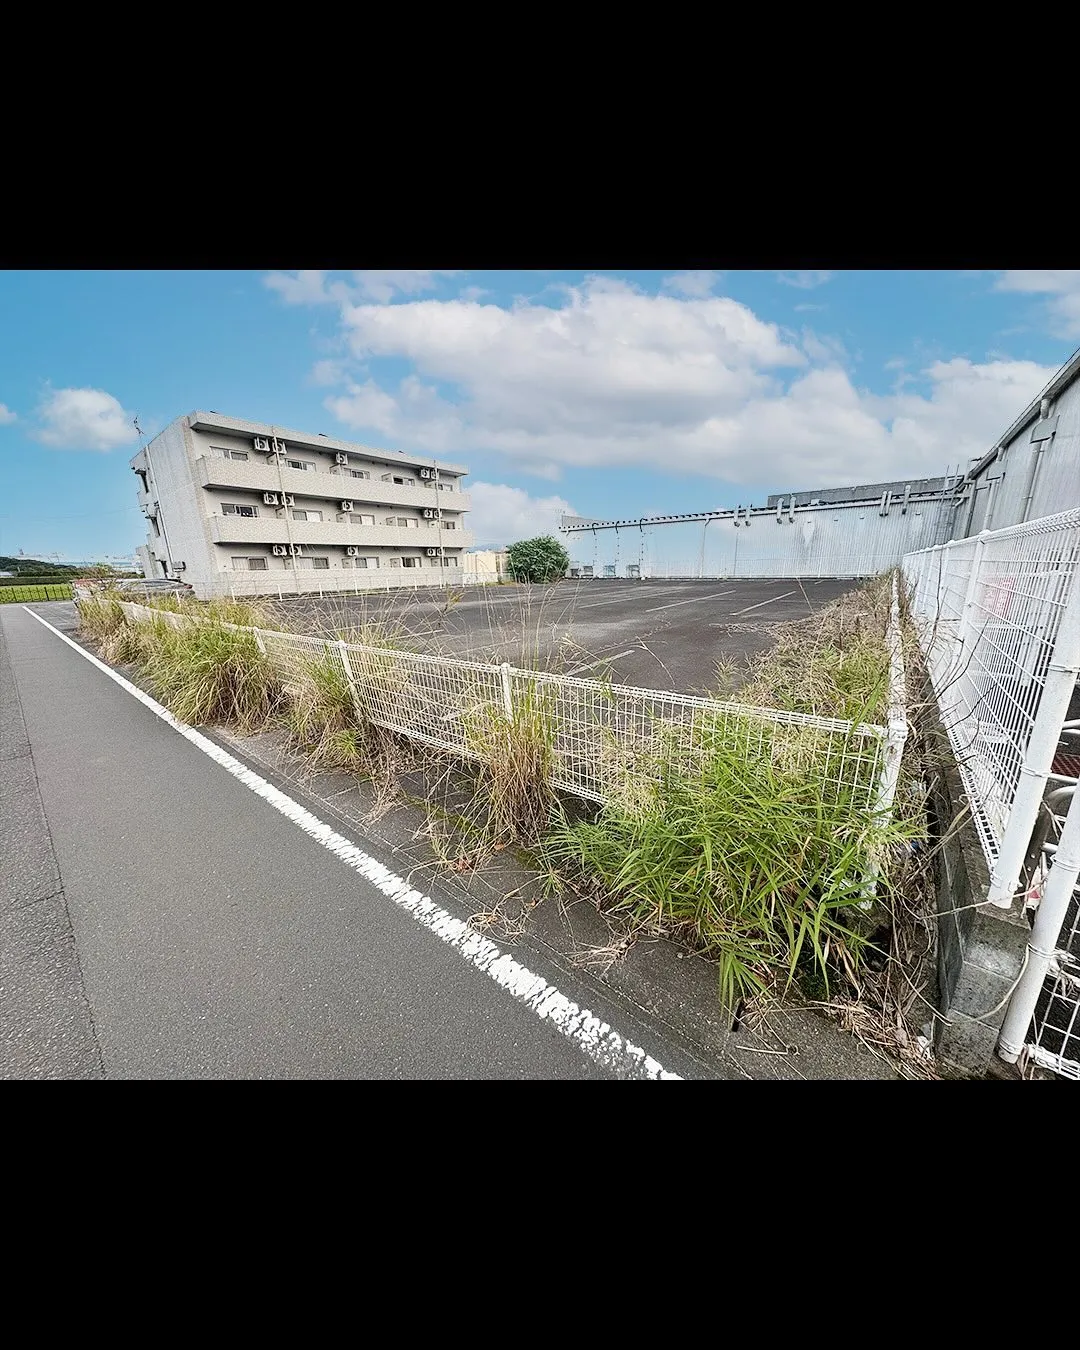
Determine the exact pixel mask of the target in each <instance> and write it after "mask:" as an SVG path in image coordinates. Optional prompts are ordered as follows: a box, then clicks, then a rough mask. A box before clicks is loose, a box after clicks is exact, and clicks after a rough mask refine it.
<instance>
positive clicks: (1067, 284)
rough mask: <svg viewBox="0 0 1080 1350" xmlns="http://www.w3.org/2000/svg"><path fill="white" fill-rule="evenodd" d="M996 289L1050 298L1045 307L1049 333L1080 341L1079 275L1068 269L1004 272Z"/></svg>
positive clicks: (995, 283)
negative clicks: (1078, 338) (1079, 338)
mask: <svg viewBox="0 0 1080 1350" xmlns="http://www.w3.org/2000/svg"><path fill="white" fill-rule="evenodd" d="M994 289H995V290H996V291H1018V292H1020V293H1022V294H1028V295H1048V296H1050V297H1051V299H1050V300H1049V301H1048V303H1047V306H1046V314H1047V319H1048V322H1049V326H1050V332H1051V333H1052V334H1053V335H1054V336H1055V337H1063V338H1075V337H1080V272H1078V271H1068V270H1067V269H1062V270H1059V271H1054V270H1051V269H1048V270H1043V271H1039V270H1033V271H1023V270H1018V271H1010V272H1002V273H1001V275H1000V276H999V277H998V278H997V280H996V281H995V282H994Z"/></svg>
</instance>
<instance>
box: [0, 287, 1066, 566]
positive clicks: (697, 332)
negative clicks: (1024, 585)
mask: <svg viewBox="0 0 1080 1350" xmlns="http://www.w3.org/2000/svg"><path fill="white" fill-rule="evenodd" d="M1078 339H1080V272H1065V271H1058V272H1054V271H1041V272H1038V271H1021V272H1017V271H1013V272H1010V271H1002V272H843V271H837V272H798V273H794V272H780V271H772V272H767V271H755V272H738V271H729V272H719V271H717V272H675V271H668V272H664V271H655V272H611V271H603V270H599V271H595V272H588V271H581V272H543V271H533V272H524V271H523V272H506V271H503V272H482V271H481V272H439V271H417V270H413V271H396V272H386V271H382V272H371V271H367V272H365V271H357V272H336V273H324V272H310V271H309V272H271V273H266V272H224V271H217V272H0V553H4V554H12V553H16V552H17V551H18V550H19V549H22V550H24V551H25V552H26V553H28V554H40V553H59V554H60V555H62V556H64V557H68V558H78V559H83V558H89V557H103V556H109V555H112V556H119V555H125V554H130V553H131V551H132V550H133V549H134V547H135V545H136V544H139V543H141V542H142V541H143V537H144V536H143V529H142V524H143V522H142V517H141V515H140V513H139V511H138V509H137V507H136V503H135V478H134V475H133V474H132V473H131V471H130V470H129V468H128V459H129V458H130V456H131V455H132V454H134V453H135V451H136V450H137V448H138V441H137V437H136V433H135V429H134V427H133V425H132V417H133V416H135V415H137V416H138V418H139V422H140V425H141V426H142V428H143V429H144V430H145V431H146V432H148V433H150V434H153V432H155V431H157V430H160V429H161V428H162V427H163V426H165V425H166V424H167V423H169V422H170V421H172V420H173V418H175V417H178V416H180V415H182V414H184V413H187V412H190V411H192V410H193V409H195V408H214V409H216V410H218V411H219V412H222V413H228V414H231V415H234V416H237V417H246V418H252V419H255V420H260V421H267V422H274V423H277V424H279V425H282V426H288V427H294V428H297V429H300V430H303V431H310V432H319V431H322V432H325V433H326V434H328V435H337V436H342V437H345V438H347V439H355V440H357V441H360V442H363V443H365V444H368V445H374V446H379V447H383V448H387V449H399V450H406V451H412V452H422V453H430V454H435V455H438V456H440V457H441V458H443V459H448V460H452V461H455V462H460V463H463V464H465V465H467V466H468V468H469V472H470V480H469V481H470V487H471V491H472V495H473V507H474V510H473V519H472V528H473V529H474V530H475V532H476V534H477V539H478V543H492V544H501V543H507V542H510V541H511V540H513V539H515V538H520V537H523V536H524V535H527V534H535V533H540V532H546V531H548V530H551V529H553V528H554V526H555V525H556V524H557V520H558V516H559V514H560V513H561V512H562V511H564V510H573V511H575V512H576V513H578V514H580V515H589V516H598V517H630V516H638V515H643V514H644V515H650V514H655V513H659V512H663V511H692V510H703V509H705V508H711V507H725V506H735V505H739V504H749V503H757V504H760V503H763V501H764V499H765V497H766V496H767V495H768V494H769V493H770V492H780V491H784V490H788V489H803V488H811V487H826V486H839V485H842V484H845V483H857V482H871V481H874V480H877V479H884V478H890V477H908V476H915V475H922V474H936V473H943V472H944V471H945V469H946V468H947V467H953V468H955V467H956V466H957V465H960V466H966V464H967V461H968V460H969V459H970V458H971V457H973V456H976V455H979V454H982V453H983V452H984V451H985V450H986V449H988V448H989V447H990V446H991V445H992V444H993V442H994V440H995V439H996V437H997V436H998V435H999V434H1000V433H1001V432H1002V431H1003V430H1004V429H1005V427H1006V426H1007V424H1008V423H1009V422H1010V421H1011V420H1012V418H1013V417H1014V416H1015V415H1016V414H1017V413H1018V412H1020V410H1021V409H1022V407H1023V406H1024V405H1025V404H1026V403H1027V402H1028V401H1029V400H1030V399H1031V398H1032V397H1034V395H1035V394H1036V393H1037V392H1038V391H1039V389H1041V388H1042V386H1043V385H1044V384H1045V383H1046V381H1047V380H1048V379H1049V378H1050V376H1051V375H1052V374H1053V372H1054V371H1055V370H1056V369H1057V368H1058V367H1059V366H1060V365H1061V364H1062V363H1063V362H1064V361H1065V360H1066V359H1067V358H1068V357H1069V355H1070V354H1071V353H1072V351H1073V350H1074V349H1075V347H1076V345H1077V342H1078Z"/></svg>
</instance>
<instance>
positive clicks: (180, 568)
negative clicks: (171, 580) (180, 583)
mask: <svg viewBox="0 0 1080 1350" xmlns="http://www.w3.org/2000/svg"><path fill="white" fill-rule="evenodd" d="M173 571H174V572H186V571H187V563H186V562H174V563H173Z"/></svg>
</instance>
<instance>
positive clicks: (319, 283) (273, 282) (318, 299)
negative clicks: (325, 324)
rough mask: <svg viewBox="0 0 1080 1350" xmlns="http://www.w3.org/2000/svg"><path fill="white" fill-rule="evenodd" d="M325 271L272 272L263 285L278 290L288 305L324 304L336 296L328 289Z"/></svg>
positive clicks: (264, 278)
mask: <svg viewBox="0 0 1080 1350" xmlns="http://www.w3.org/2000/svg"><path fill="white" fill-rule="evenodd" d="M326 277H327V274H326V273H325V272H271V273H269V275H267V276H265V277H263V285H264V286H268V287H269V288H270V290H272V291H277V293H278V295H280V296H281V298H282V300H284V301H285V303H286V304H287V305H323V304H328V303H330V302H331V301H333V300H334V299H335V298H336V297H335V296H334V295H331V293H330V292H329V291H328V290H327V289H326Z"/></svg>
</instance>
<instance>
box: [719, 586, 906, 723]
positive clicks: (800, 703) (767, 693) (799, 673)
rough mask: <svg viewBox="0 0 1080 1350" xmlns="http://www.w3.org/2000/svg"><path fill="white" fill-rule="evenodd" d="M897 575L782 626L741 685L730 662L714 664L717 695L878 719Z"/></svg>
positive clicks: (788, 708) (819, 714) (886, 687)
mask: <svg viewBox="0 0 1080 1350" xmlns="http://www.w3.org/2000/svg"><path fill="white" fill-rule="evenodd" d="M891 599H892V573H891V572H890V573H887V574H886V575H884V576H881V577H877V578H875V580H873V581H871V582H869V583H868V584H867V585H865V586H862V587H859V588H858V589H857V590H854V591H849V592H848V593H847V594H845V595H842V596H841V597H840V598H839V599H838V600H834V601H833V603H832V604H830V605H827V606H826V607H825V608H824V609H822V610H820V611H819V612H818V613H817V614H815V615H813V616H812V617H811V618H808V619H803V620H800V621H799V622H798V623H791V624H785V625H783V626H782V627H781V628H780V631H779V633H778V635H777V640H776V643H775V645H774V646H773V647H772V649H771V650H769V651H767V652H764V653H763V654H761V655H760V656H758V657H756V658H755V659H753V660H751V662H750V666H749V671H748V673H747V675H746V678H745V680H744V681H743V682H742V683H741V684H739V685H738V687H736V682H737V679H738V675H739V673H740V672H739V670H738V669H737V667H736V666H735V665H734V664H733V663H730V664H721V663H718V664H717V667H716V677H717V696H718V697H719V698H727V699H733V700H734V701H736V702H739V703H747V704H751V705H753V706H754V707H758V708H783V709H784V710H785V711H787V712H799V713H810V714H812V715H813V716H815V717H838V718H843V719H845V720H848V721H852V722H878V721H880V719H881V717H882V715H883V712H884V709H885V705H886V702H887V699H888V692H889V650H888V647H887V645H886V634H887V632H888V627H889V606H890V603H891Z"/></svg>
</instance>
